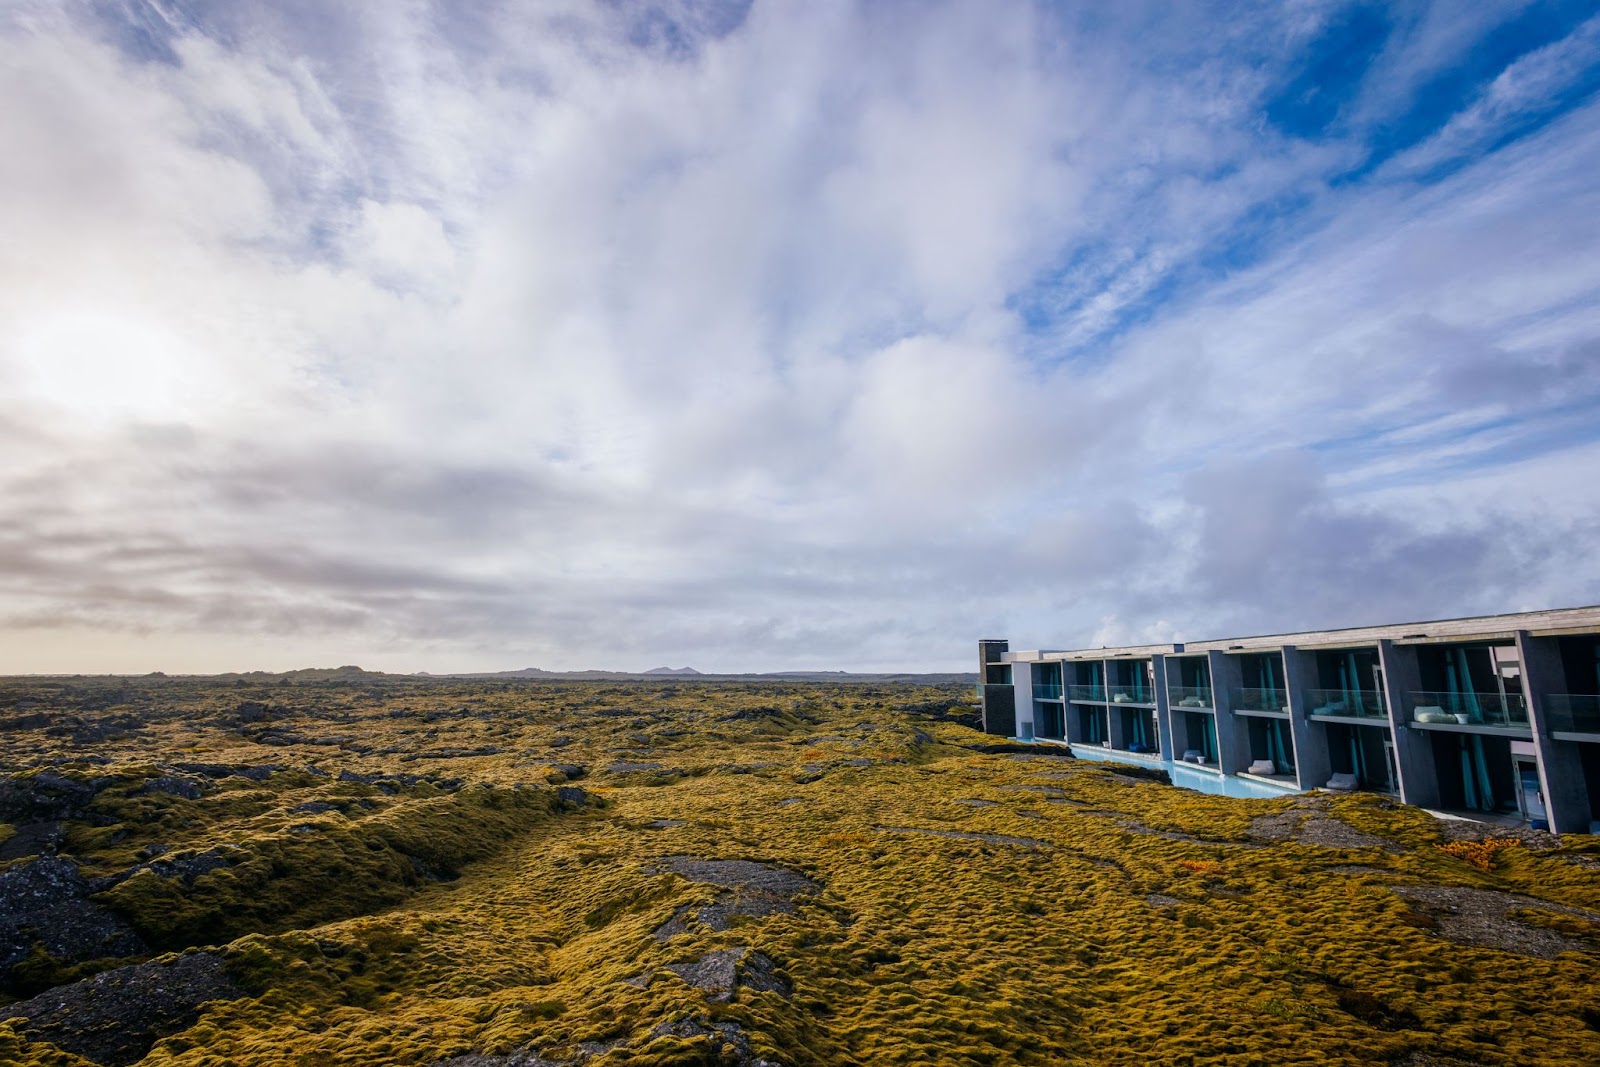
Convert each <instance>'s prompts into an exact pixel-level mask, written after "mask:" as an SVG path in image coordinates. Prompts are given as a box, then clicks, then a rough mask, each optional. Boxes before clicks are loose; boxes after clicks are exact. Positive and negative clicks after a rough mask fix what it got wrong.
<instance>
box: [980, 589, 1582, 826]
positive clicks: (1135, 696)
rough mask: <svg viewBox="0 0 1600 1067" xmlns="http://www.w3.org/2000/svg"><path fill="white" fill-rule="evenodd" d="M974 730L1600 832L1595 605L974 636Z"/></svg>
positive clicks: (1114, 756) (1212, 781)
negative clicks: (1242, 628)
mask: <svg viewBox="0 0 1600 1067" xmlns="http://www.w3.org/2000/svg"><path fill="white" fill-rule="evenodd" d="M978 660H979V663H978V671H979V679H980V681H979V694H980V697H981V699H982V705H983V728H984V730H985V731H986V732H988V733H991V734H998V735H1002V736H1005V737H1012V738H1017V739H1020V740H1028V741H1038V742H1041V743H1054V744H1062V745H1069V746H1071V748H1072V750H1073V752H1074V753H1075V754H1077V755H1079V756H1081V757H1084V758H1090V759H1110V760H1114V761H1119V762H1125V763H1131V764H1137V765H1145V766H1162V767H1166V768H1168V769H1170V770H1172V771H1173V772H1174V780H1175V781H1179V782H1180V784H1186V785H1191V786H1193V787H1195V788H1201V789H1205V790H1206V791H1208V792H1221V793H1230V794H1233V795H1255V796H1262V795H1273V794H1276V793H1286V792H1298V791H1302V790H1308V789H1318V788H1333V789H1361V790H1371V791H1375V792H1380V793H1387V794H1390V795H1392V796H1395V797H1397V798H1398V799H1400V800H1402V801H1404V802H1406V803H1408V804H1416V805H1418V806H1420V807H1424V808H1429V809H1433V810H1442V811H1446V812H1458V813H1461V814H1464V815H1469V816H1477V817H1482V818H1488V819H1491V820H1496V821H1506V822H1511V821H1521V822H1526V823H1529V824H1531V825H1533V826H1537V827H1546V826H1547V827H1548V828H1549V829H1551V830H1553V831H1555V832H1557V833H1589V832H1591V828H1593V829H1594V830H1600V607H1587V608H1567V609H1560V610H1554V611H1535V612H1524V613H1520V614H1514V615H1491V616H1484V617H1480V618H1470V619H1447V620H1440V621H1435V622H1423V623H1401V624H1395V625H1389V626H1370V627H1359V628H1354V629H1343V630H1323V631H1315V632H1308V633H1292V634H1273V635H1268V636H1260V637H1236V638H1224V639H1220V640H1212V641H1197V642H1184V643H1182V644H1170V645H1139V646H1130V647H1126V648H1093V649H1077V650H1071V651H1060V650H1039V651H1032V652H1013V651H1011V650H1010V648H1009V646H1008V643H1007V642H1006V641H1004V640H994V639H986V640H982V641H979V642H978Z"/></svg>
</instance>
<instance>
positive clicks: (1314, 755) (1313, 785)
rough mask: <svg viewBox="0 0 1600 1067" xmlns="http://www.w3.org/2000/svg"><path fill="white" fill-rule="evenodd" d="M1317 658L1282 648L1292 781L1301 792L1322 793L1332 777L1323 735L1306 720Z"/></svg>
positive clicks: (1307, 653)
mask: <svg viewBox="0 0 1600 1067" xmlns="http://www.w3.org/2000/svg"><path fill="white" fill-rule="evenodd" d="M1316 681H1317V657H1316V656H1315V655H1314V654H1312V653H1310V652H1301V651H1300V650H1299V649H1297V648H1295V647H1294V646H1293V645H1285V646H1283V689H1284V692H1285V693H1286V694H1287V695H1288V698H1289V738H1290V740H1292V741H1293V742H1294V770H1295V780H1296V783H1297V784H1298V785H1299V787H1300V788H1301V789H1321V788H1322V787H1323V786H1325V785H1327V784H1328V779H1329V778H1331V777H1333V764H1332V763H1331V762H1330V761H1329V759H1328V746H1327V744H1326V743H1325V742H1326V738H1325V737H1324V736H1323V735H1322V731H1321V730H1320V729H1318V728H1317V727H1316V726H1315V725H1314V724H1313V723H1312V722H1311V719H1310V718H1309V717H1308V716H1307V714H1306V713H1307V712H1308V711H1310V710H1311V709H1310V706H1309V705H1308V704H1307V702H1306V690H1307V689H1315V688H1317V686H1316V684H1315V683H1316Z"/></svg>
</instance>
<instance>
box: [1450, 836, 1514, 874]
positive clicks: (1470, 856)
mask: <svg viewBox="0 0 1600 1067" xmlns="http://www.w3.org/2000/svg"><path fill="white" fill-rule="evenodd" d="M1521 844H1522V842H1521V841H1519V840H1518V839H1517V838H1515V837H1489V838H1485V839H1484V840H1482V841H1450V842H1448V843H1446V844H1442V845H1434V846H1433V847H1434V848H1436V849H1438V850H1439V851H1440V852H1443V853H1446V854H1447V855H1451V856H1454V857H1456V858H1457V859H1460V860H1465V861H1467V862H1468V863H1470V864H1472V865H1473V866H1474V867H1476V868H1478V870H1480V871H1492V870H1494V868H1495V860H1496V859H1497V858H1498V857H1499V855H1500V853H1502V852H1504V851H1505V850H1506V849H1508V848H1515V847H1517V846H1518V845H1521Z"/></svg>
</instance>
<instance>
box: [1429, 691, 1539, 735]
mask: <svg viewBox="0 0 1600 1067" xmlns="http://www.w3.org/2000/svg"><path fill="white" fill-rule="evenodd" d="M1406 700H1407V701H1408V702H1409V703H1410V704H1411V720H1412V721H1413V722H1418V723H1424V724H1426V723H1456V724H1459V725H1461V726H1493V727H1497V728H1499V729H1502V730H1526V729H1528V705H1527V704H1526V703H1525V702H1524V701H1523V699H1522V694H1520V693H1509V694H1506V695H1505V696H1502V695H1501V694H1499V693H1407V694H1406Z"/></svg>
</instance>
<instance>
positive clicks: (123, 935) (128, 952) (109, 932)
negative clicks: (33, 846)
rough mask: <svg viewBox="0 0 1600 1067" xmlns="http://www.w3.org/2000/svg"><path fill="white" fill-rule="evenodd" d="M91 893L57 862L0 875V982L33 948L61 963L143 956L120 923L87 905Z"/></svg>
mask: <svg viewBox="0 0 1600 1067" xmlns="http://www.w3.org/2000/svg"><path fill="white" fill-rule="evenodd" d="M94 890H95V887H94V886H93V885H91V884H90V882H89V881H88V879H86V878H84V877H83V875H82V874H81V873H79V871H78V865H77V864H76V863H73V862H72V861H71V860H69V859H63V858H61V857H55V856H51V857H46V858H43V859H37V860H33V861H31V862H28V863H23V864H19V865H17V866H15V867H12V868H11V869H10V870H7V871H5V872H3V873H0V981H3V980H9V978H10V976H11V971H12V968H14V967H15V966H16V965H17V964H18V963H21V962H22V961H23V960H25V959H27V957H28V954H29V952H30V951H32V949H33V948H34V946H35V945H37V946H38V947H39V948H41V949H43V950H44V951H45V952H47V953H49V954H50V956H52V957H53V958H55V959H56V960H58V961H60V962H62V963H82V962H84V961H86V960H95V959H103V958H105V957H107V956H136V955H139V954H141V953H144V952H148V951H149V948H148V947H147V946H146V945H145V943H144V941H143V940H141V939H140V937H139V935H138V934H136V933H134V932H133V928H132V927H130V926H129V925H128V924H127V923H126V922H124V921H123V920H122V918H121V917H119V916H118V915H116V914H115V913H113V912H111V911H108V910H106V909H105V908H102V907H100V906H99V905H98V904H95V903H94V902H93V901H91V900H90V899H89V895H90V893H92V892H94ZM7 1010H8V1011H9V1010H10V1009H7Z"/></svg>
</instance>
